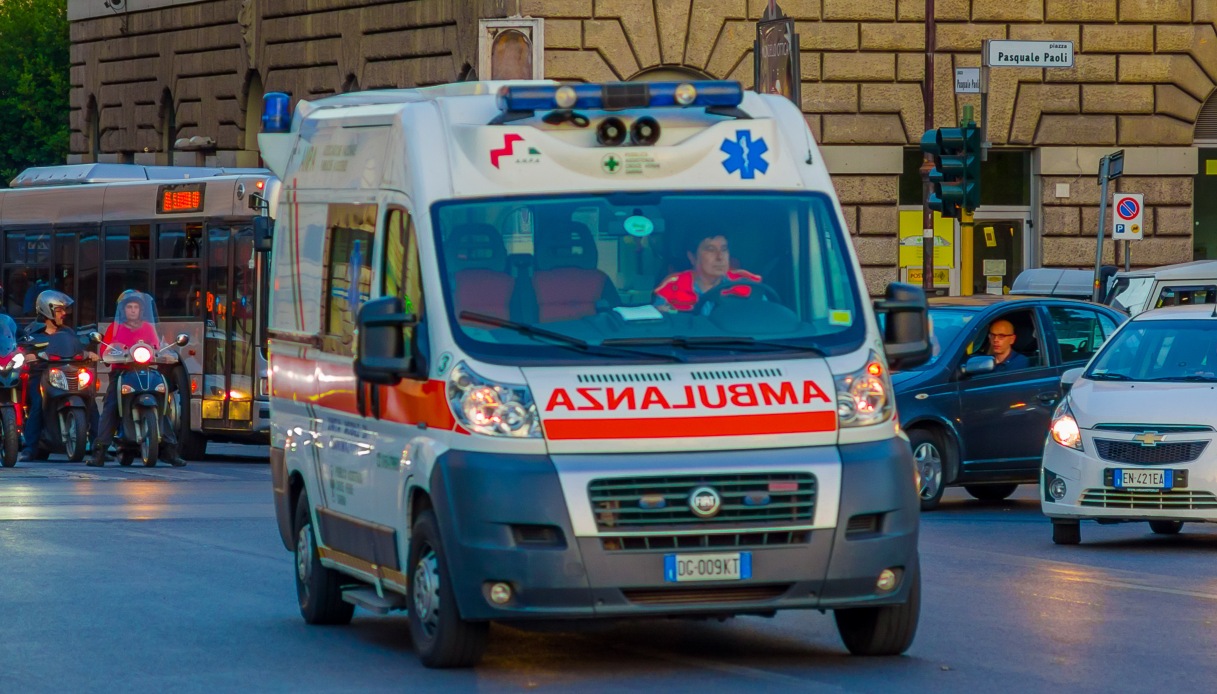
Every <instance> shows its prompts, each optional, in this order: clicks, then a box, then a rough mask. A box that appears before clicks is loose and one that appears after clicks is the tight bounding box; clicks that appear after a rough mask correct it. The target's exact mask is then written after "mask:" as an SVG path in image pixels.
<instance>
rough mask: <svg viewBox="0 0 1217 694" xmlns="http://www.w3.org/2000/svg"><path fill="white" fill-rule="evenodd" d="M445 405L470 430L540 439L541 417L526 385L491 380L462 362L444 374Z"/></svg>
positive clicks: (479, 432)
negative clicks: (445, 386) (445, 376)
mask: <svg viewBox="0 0 1217 694" xmlns="http://www.w3.org/2000/svg"><path fill="white" fill-rule="evenodd" d="M448 405H449V406H450V407H451V408H452V413H453V414H454V415H456V421H458V422H460V423H461V425H462V426H464V427H465V428H466V429H469V430H470V431H472V432H476V433H478V434H485V435H487V436H511V437H514V438H541V419H540V417H538V416H537V406H536V403H534V402H533V399H532V392H531V391H530V390H529V389H528V386H523V385H507V384H502V383H494V382H493V381H489V380H487V379H485V378H482V377H481V376H479V375H477V374H476V373H474V372H473V371H472V370H471V369H470V368H469V367H468V366H466V365H465V363H464V362H461V363H460V364H457V365H456V366H454V367H453V368H452V371H451V372H450V373H449V374H448Z"/></svg>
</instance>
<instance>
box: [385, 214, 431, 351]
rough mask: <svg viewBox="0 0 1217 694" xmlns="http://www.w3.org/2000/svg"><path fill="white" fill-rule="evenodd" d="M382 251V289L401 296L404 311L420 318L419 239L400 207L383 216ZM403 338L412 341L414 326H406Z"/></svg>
mask: <svg viewBox="0 0 1217 694" xmlns="http://www.w3.org/2000/svg"><path fill="white" fill-rule="evenodd" d="M385 231H386V234H385V252H384V267H383V268H382V270H383V271H382V272H381V277H383V278H384V279H383V280H382V282H381V284H382V286H381V292H382V294H383V295H384V296H398V297H401V301H402V304H403V305H404V306H405V308H406V313H413V314H414V315H415V317H416V318H417V319H418V320H419V321H422V318H423V280H422V276H421V270H420V267H419V259H418V239H417V238H416V237H415V234H414V220H413V219H412V218H411V217H410V213H409V212H407V211H406V210H403V209H401V208H399V207H394V208H391V209H390V210H389V213H388V215H387V216H386V220H385ZM405 336H406V341H407V342H408V343H412V342H413V341H414V328H406V333H405Z"/></svg>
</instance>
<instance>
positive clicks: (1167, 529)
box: [1149, 521, 1183, 535]
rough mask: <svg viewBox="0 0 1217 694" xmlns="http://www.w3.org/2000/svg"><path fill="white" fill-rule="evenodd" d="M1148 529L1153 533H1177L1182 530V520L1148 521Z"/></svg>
mask: <svg viewBox="0 0 1217 694" xmlns="http://www.w3.org/2000/svg"><path fill="white" fill-rule="evenodd" d="M1149 529H1150V530H1152V531H1154V534H1155V535H1178V534H1179V531H1180V530H1183V521H1150V522H1149Z"/></svg>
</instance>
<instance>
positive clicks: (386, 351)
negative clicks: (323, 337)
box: [355, 296, 418, 386]
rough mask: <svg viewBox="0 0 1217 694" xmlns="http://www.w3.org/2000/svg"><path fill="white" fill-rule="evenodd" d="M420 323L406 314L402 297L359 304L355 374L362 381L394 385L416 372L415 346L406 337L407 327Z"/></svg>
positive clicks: (389, 297)
mask: <svg viewBox="0 0 1217 694" xmlns="http://www.w3.org/2000/svg"><path fill="white" fill-rule="evenodd" d="M417 323H418V320H417V319H416V318H415V316H413V315H411V314H408V313H406V309H405V305H404V304H403V302H402V300H401V298H400V297H396V296H386V297H381V298H379V299H372V300H371V301H368V302H366V303H365V304H364V305H363V306H360V307H359V315H358V317H357V318H356V326H357V330H358V331H359V337H358V339H357V340H356V345H357V348H356V354H355V376H356V378H358V379H359V380H361V381H366V382H368V383H375V384H377V385H382V386H395V385H397V384H398V383H400V382H401V379H402V378H403V377H406V376H409V375H411V374H412V373H414V371H415V369H414V363H415V359H414V357H415V355H414V354H413V353H412V352H413V346H412V345H410V344H408V343H407V342H406V339H405V332H404V331H405V329H406V328H409V327H413V326H414V325H416V324H417Z"/></svg>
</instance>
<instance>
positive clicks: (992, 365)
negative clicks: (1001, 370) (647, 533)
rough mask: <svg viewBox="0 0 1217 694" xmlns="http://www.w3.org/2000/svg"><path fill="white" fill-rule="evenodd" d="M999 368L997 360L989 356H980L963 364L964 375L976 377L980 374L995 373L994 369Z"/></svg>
mask: <svg viewBox="0 0 1217 694" xmlns="http://www.w3.org/2000/svg"><path fill="white" fill-rule="evenodd" d="M996 368H997V360H996V359H994V358H993V357H991V356H989V355H987V354H980V355H977V356H975V357H972V358H970V359H968V360H967V361H966V362H964V364H963V369H962V371H963V375H965V376H976V375H979V374H987V373H993V369H996Z"/></svg>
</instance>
